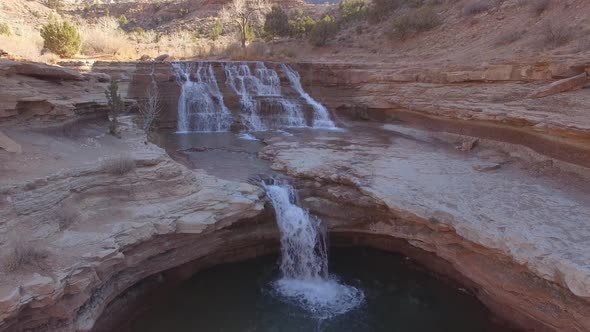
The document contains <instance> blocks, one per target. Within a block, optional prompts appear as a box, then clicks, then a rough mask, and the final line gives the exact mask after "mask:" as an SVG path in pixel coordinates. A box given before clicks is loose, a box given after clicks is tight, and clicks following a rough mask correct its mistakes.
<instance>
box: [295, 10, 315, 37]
mask: <svg viewBox="0 0 590 332" xmlns="http://www.w3.org/2000/svg"><path fill="white" fill-rule="evenodd" d="M315 25H316V22H315V20H314V19H313V18H311V17H310V16H303V15H301V16H295V17H294V18H293V19H291V20H289V33H290V34H291V36H294V37H300V36H305V37H307V36H308V35H309V33H310V32H311V30H313V27H314V26H315Z"/></svg>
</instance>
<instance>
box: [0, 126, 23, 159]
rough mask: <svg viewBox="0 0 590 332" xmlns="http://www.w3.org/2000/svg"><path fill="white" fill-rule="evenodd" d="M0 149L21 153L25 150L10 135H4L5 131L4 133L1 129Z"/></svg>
mask: <svg viewBox="0 0 590 332" xmlns="http://www.w3.org/2000/svg"><path fill="white" fill-rule="evenodd" d="M0 149H4V150H6V151H8V152H13V153H19V154H20V153H22V152H23V151H22V148H21V146H20V144H18V143H17V142H15V141H13V140H12V139H11V138H10V137H8V136H6V135H4V133H2V132H1V131H0Z"/></svg>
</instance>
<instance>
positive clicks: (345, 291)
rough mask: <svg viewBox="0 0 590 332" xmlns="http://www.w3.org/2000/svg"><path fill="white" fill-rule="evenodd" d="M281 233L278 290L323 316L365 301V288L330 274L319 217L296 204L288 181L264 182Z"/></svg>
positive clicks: (325, 316) (322, 317) (283, 295)
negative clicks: (361, 288)
mask: <svg viewBox="0 0 590 332" xmlns="http://www.w3.org/2000/svg"><path fill="white" fill-rule="evenodd" d="M264 187H265V189H266V193H267V195H268V197H269V199H270V200H271V202H272V205H273V207H274V210H275V213H276V218H277V223H278V226H279V229H280V232H281V265H280V270H281V278H280V279H279V280H277V281H276V282H275V283H274V285H273V286H274V288H275V290H276V291H277V292H278V293H279V294H280V295H281V296H282V297H283V298H285V299H287V300H288V301H290V302H293V303H295V304H297V305H298V306H300V307H302V308H304V309H305V310H307V311H309V312H311V313H312V314H314V315H316V316H317V317H319V318H321V319H326V318H330V317H332V316H335V315H339V314H343V313H345V312H347V311H349V310H351V309H354V308H355V307H357V306H359V305H360V304H361V303H362V302H363V300H364V294H363V292H362V291H361V290H359V289H357V288H355V287H352V286H347V285H343V284H341V283H339V282H338V281H337V280H336V279H335V277H331V276H330V275H329V274H328V255H327V245H326V240H325V234H324V233H323V232H322V231H321V222H320V220H319V219H317V218H315V217H313V216H311V215H310V214H309V212H308V211H306V210H304V209H302V208H301V207H299V206H297V205H296V204H295V202H296V195H295V191H294V190H293V188H292V187H291V186H289V185H287V184H270V185H266V184H265V185H264Z"/></svg>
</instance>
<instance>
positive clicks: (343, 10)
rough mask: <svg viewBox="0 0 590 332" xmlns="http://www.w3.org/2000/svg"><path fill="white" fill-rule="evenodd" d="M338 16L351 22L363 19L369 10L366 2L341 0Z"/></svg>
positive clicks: (362, 0)
mask: <svg viewBox="0 0 590 332" xmlns="http://www.w3.org/2000/svg"><path fill="white" fill-rule="evenodd" d="M339 9H340V14H341V15H342V19H343V20H345V21H353V20H356V19H360V18H363V17H365V15H366V14H367V12H368V10H369V3H368V2H367V0H343V1H342V2H340V6H339Z"/></svg>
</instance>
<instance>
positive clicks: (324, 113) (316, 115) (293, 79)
mask: <svg viewBox="0 0 590 332" xmlns="http://www.w3.org/2000/svg"><path fill="white" fill-rule="evenodd" d="M281 68H282V69H283V72H284V73H285V75H286V76H287V78H288V79H289V82H290V83H291V86H292V87H293V89H295V91H297V92H298V93H299V95H300V96H301V98H303V99H305V101H306V102H307V103H308V104H309V105H310V106H311V107H312V108H313V127H314V128H329V129H334V128H336V125H334V122H333V121H332V120H331V119H330V113H329V112H328V110H327V109H326V107H324V105H322V104H320V103H318V102H317V101H316V100H315V99H313V98H312V97H311V96H310V95H309V94H308V93H307V92H305V90H304V89H303V86H302V85H301V77H300V76H299V73H298V72H297V71H295V70H294V69H293V68H291V66H288V65H285V64H282V65H281Z"/></svg>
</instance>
